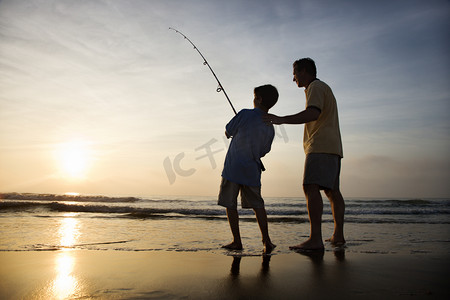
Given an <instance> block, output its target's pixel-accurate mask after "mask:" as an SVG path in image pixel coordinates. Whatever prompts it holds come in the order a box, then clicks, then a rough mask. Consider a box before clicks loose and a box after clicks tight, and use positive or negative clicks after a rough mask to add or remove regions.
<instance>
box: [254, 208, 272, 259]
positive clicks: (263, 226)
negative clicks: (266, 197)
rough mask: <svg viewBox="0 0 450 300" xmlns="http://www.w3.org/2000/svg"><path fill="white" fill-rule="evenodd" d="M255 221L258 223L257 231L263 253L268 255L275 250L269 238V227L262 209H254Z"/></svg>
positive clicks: (264, 211) (264, 210)
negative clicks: (260, 236) (259, 233)
mask: <svg viewBox="0 0 450 300" xmlns="http://www.w3.org/2000/svg"><path fill="white" fill-rule="evenodd" d="M253 210H254V211H255V215H256V220H257V221H258V225H259V229H260V230H261V235H262V242H263V244H264V253H270V252H272V250H273V249H275V247H276V246H275V245H274V244H272V241H271V240H270V236H269V225H268V223H267V213H266V209H265V208H264V207H262V208H254V209H253Z"/></svg>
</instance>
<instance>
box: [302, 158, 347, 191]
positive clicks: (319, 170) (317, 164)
mask: <svg viewBox="0 0 450 300" xmlns="http://www.w3.org/2000/svg"><path fill="white" fill-rule="evenodd" d="M340 173H341V157H340V156H339V155H335V154H326V153H310V154H307V155H306V159H305V171H304V174H303V185H307V184H317V185H319V186H320V189H322V190H327V189H329V190H335V189H339V175H340Z"/></svg>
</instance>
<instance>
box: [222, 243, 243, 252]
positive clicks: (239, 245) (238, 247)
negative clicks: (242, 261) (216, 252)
mask: <svg viewBox="0 0 450 300" xmlns="http://www.w3.org/2000/svg"><path fill="white" fill-rule="evenodd" d="M222 248H224V249H228V250H242V243H237V242H231V243H229V244H228V245H223V246H222Z"/></svg>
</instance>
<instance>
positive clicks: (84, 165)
mask: <svg viewBox="0 0 450 300" xmlns="http://www.w3.org/2000/svg"><path fill="white" fill-rule="evenodd" d="M57 157H58V167H59V169H60V172H61V176H63V177H67V178H70V179H84V178H86V176H87V173H88V169H89V164H90V162H91V154H90V149H89V145H88V143H87V142H84V141H70V142H67V143H64V144H62V145H61V146H60V147H59V149H58V154H57Z"/></svg>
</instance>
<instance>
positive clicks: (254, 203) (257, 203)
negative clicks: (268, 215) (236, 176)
mask: <svg viewBox="0 0 450 300" xmlns="http://www.w3.org/2000/svg"><path fill="white" fill-rule="evenodd" d="M239 191H240V192H241V206H242V208H264V200H263V198H262V197H261V187H260V186H247V185H242V184H237V183H234V182H231V181H229V180H227V179H225V178H223V177H222V182H221V183H220V192H219V201H218V203H217V204H219V205H221V206H224V207H226V208H232V209H237V197H238V194H239Z"/></svg>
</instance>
